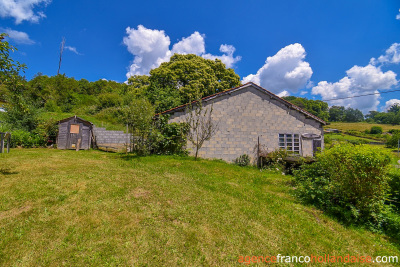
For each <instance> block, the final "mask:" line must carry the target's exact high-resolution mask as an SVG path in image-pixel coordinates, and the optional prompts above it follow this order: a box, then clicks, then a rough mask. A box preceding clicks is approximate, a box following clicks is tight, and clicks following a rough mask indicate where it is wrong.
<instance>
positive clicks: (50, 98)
mask: <svg viewBox="0 0 400 267" xmlns="http://www.w3.org/2000/svg"><path fill="white" fill-rule="evenodd" d="M1 36H2V37H5V35H4V34H2V35H1ZM0 44H1V47H0V49H1V54H0V63H1V64H0V66H1V71H0V102H2V105H3V107H4V109H5V110H6V111H7V112H6V114H3V117H4V118H2V121H3V123H2V124H1V127H2V129H3V128H7V129H8V130H11V131H12V130H25V131H28V132H31V131H34V130H35V129H36V128H37V127H38V126H39V125H40V124H41V123H42V122H40V120H39V114H40V113H43V112H57V113H75V114H77V115H91V116H95V117H96V118H98V119H99V120H105V121H109V122H111V123H124V121H123V118H124V116H123V114H124V110H126V109H127V108H128V107H129V106H131V105H134V104H135V103H146V105H149V106H151V107H152V108H151V109H150V110H151V111H152V112H154V113H153V114H156V113H159V112H162V111H164V110H168V109H170V108H173V107H176V106H179V105H182V104H186V103H188V102H189V101H191V100H196V99H199V98H202V97H205V96H208V95H211V94H214V93H218V92H222V91H224V90H227V89H230V88H232V87H236V86H239V85H241V82H240V77H239V75H238V74H236V73H235V71H234V70H233V69H232V68H226V66H225V64H224V63H223V62H222V61H221V60H218V59H215V60H209V59H204V58H202V57H200V56H197V55H193V54H188V55H179V54H175V55H173V56H172V57H171V59H170V61H168V62H164V63H162V64H161V65H160V66H159V67H158V68H155V69H152V70H151V71H150V74H149V75H135V76H132V77H130V78H129V79H128V82H127V83H118V82H115V81H107V80H104V79H102V80H98V81H94V82H90V81H88V80H86V79H80V80H76V79H74V78H73V77H67V76H66V75H65V74H59V75H55V76H47V75H43V74H41V73H38V74H36V75H35V76H34V77H33V78H32V79H31V80H29V81H27V80H26V78H25V77H23V76H22V75H21V72H23V71H24V69H25V68H26V66H25V65H24V64H20V63H19V62H16V61H14V60H13V59H12V57H11V55H10V52H12V51H14V50H16V48H15V47H13V46H11V45H10V44H9V43H8V42H7V41H6V39H4V38H3V39H1V40H0ZM284 99H286V100H287V101H289V102H291V103H293V104H295V105H297V106H299V107H300V108H303V109H304V110H306V111H308V112H310V113H311V114H313V115H315V116H318V117H320V118H321V119H323V120H325V121H328V122H359V121H364V120H365V119H366V121H368V122H377V123H386V124H400V111H399V110H400V108H399V106H393V107H391V108H390V109H389V110H388V111H387V112H377V111H371V112H370V113H369V114H368V115H367V116H366V117H365V118H364V115H363V114H362V112H361V111H360V110H358V109H353V108H351V107H348V108H345V107H343V106H332V107H329V106H328V104H327V103H326V102H324V101H321V100H311V99H306V98H302V97H295V96H288V97H284ZM42 124H43V123H42ZM3 130H4V129H3Z"/></svg>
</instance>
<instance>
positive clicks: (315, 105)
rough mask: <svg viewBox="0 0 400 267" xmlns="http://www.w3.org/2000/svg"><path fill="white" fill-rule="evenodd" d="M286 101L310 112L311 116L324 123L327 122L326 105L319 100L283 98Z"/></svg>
mask: <svg viewBox="0 0 400 267" xmlns="http://www.w3.org/2000/svg"><path fill="white" fill-rule="evenodd" d="M283 99H285V100H286V101H289V102H290V103H292V104H294V105H296V106H298V107H300V108H302V109H304V110H306V111H308V112H310V113H311V114H313V115H315V116H317V117H318V118H320V119H323V120H324V121H328V119H329V113H328V108H329V107H328V103H326V102H324V101H321V100H312V99H307V98H303V97H295V96H287V97H283Z"/></svg>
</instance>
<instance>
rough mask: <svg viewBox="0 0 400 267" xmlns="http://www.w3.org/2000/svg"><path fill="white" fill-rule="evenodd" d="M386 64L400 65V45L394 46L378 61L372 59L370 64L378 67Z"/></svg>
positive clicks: (395, 44)
mask: <svg viewBox="0 0 400 267" xmlns="http://www.w3.org/2000/svg"><path fill="white" fill-rule="evenodd" d="M379 63H380V64H384V63H391V64H398V63H400V44H399V43H394V44H392V45H391V46H390V47H389V48H388V49H387V50H386V52H385V54H384V55H382V56H380V57H379V58H378V59H375V58H371V60H370V64H372V65H378V64H379Z"/></svg>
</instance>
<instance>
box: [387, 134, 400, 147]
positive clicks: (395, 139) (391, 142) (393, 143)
mask: <svg viewBox="0 0 400 267" xmlns="http://www.w3.org/2000/svg"><path fill="white" fill-rule="evenodd" d="M399 139H400V132H394V133H393V134H392V136H391V137H389V138H388V140H387V141H386V146H387V147H392V148H397V147H398V144H399Z"/></svg>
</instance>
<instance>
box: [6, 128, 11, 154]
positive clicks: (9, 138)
mask: <svg viewBox="0 0 400 267" xmlns="http://www.w3.org/2000/svg"><path fill="white" fill-rule="evenodd" d="M10 143H11V134H10V133H8V138H7V153H10Z"/></svg>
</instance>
